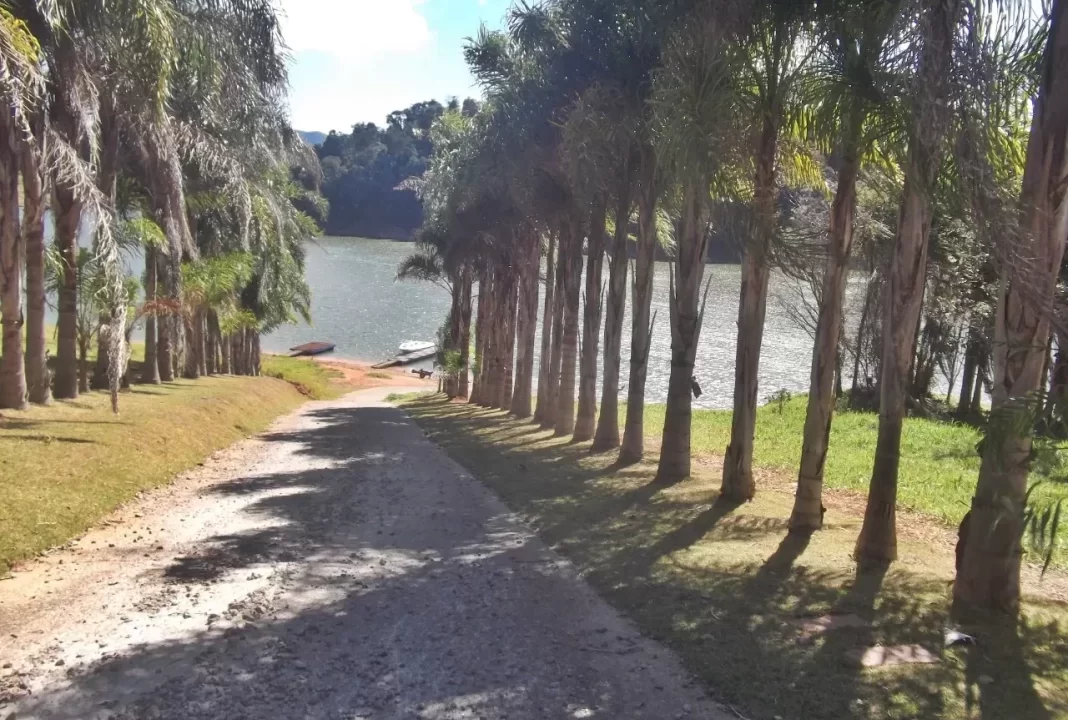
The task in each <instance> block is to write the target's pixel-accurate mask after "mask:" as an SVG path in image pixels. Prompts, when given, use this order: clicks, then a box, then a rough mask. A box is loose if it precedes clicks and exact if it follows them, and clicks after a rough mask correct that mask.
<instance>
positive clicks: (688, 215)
mask: <svg viewBox="0 0 1068 720" xmlns="http://www.w3.org/2000/svg"><path fill="white" fill-rule="evenodd" d="M707 187H708V182H707V180H706V181H704V182H697V183H688V184H687V186H686V188H685V197H684V199H683V217H682V224H681V228H680V232H679V238H678V247H677V248H676V258H677V259H676V261H675V265H674V267H675V271H674V272H673V273H672V282H671V285H672V287H671V296H670V298H669V300H668V301H669V303H670V307H671V375H670V377H669V379H668V397H667V407H666V408H665V409H664V434H663V439H662V442H661V446H660V465H659V467H658V468H657V472H656V479H657V482H660V483H663V484H671V483H675V482H678V481H680V480H683V479H685V478H687V477H689V476H690V431H691V424H692V418H693V395H692V387H693V386H692V381H693V377H694V363H695V362H696V359H697V344H698V342H699V341H700V338H701V319H702V315H703V313H704V308H703V307H701V308H699V307H698V304H699V302H700V299H701V280H702V278H703V276H704V270H705V250H706V245H707V242H708V208H707V202H706V201H705V200H704V199H703V197H702V196H704V195H706V194H707V190H706V188H707Z"/></svg>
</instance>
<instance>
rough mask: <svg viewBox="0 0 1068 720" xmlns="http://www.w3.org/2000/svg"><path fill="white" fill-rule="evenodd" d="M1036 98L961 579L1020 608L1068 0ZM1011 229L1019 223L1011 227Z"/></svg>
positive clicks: (1053, 21)
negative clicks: (1021, 545)
mask: <svg viewBox="0 0 1068 720" xmlns="http://www.w3.org/2000/svg"><path fill="white" fill-rule="evenodd" d="M1049 17H1050V24H1049V35H1048V39H1047V40H1046V47H1045V55H1044V57H1043V60H1042V66H1041V72H1040V74H1039V86H1038V94H1037V97H1036V99H1035V101H1034V108H1033V119H1032V124H1031V134H1030V138H1029V141H1028V145H1027V155H1026V160H1025V164H1024V174H1023V187H1022V189H1021V194H1020V201H1019V213H1018V215H1016V217H1015V218H1014V220H1016V221H1017V222H1018V226H1017V227H1016V228H1015V229H1014V231H1012V230H1010V231H1009V232H1007V237H1006V238H1004V239H1003V242H1004V246H1003V247H1001V248H1000V250H1001V252H1002V255H1003V257H1002V263H1001V273H1000V275H1001V283H1000V290H999V294H998V303H997V311H996V315H995V333H994V348H995V350H994V367H993V376H994V377H993V380H992V383H991V386H992V389H993V393H992V400H993V408H992V411H991V421H990V424H989V426H988V429H987V434H986V439H985V441H984V443H983V458H982V464H981V466H980V469H979V481H978V485H977V487H976V492H975V497H974V498H973V499H972V506H971V512H970V522H969V523H968V526H969V527H968V529H967V530H966V536H965V539H964V551H963V555H962V557H961V562H960V565H959V567H958V572H957V577H956V580H955V582H954V585H953V597H954V600H955V602H956V603H957V604H958V605H960V606H964V607H970V608H981V609H985V610H999V611H1003V612H1011V613H1015V612H1016V611H1018V609H1019V603H1020V563H1021V556H1022V554H1023V553H1022V551H1021V547H1020V540H1021V536H1022V534H1023V532H1024V529H1025V528H1024V514H1025V504H1026V502H1027V479H1028V471H1029V465H1030V459H1031V449H1032V442H1031V432H1032V428H1033V427H1034V420H1035V416H1036V415H1037V414H1038V413H1039V412H1040V409H1036V407H1035V398H1034V394H1035V392H1036V391H1037V390H1039V389H1040V388H1041V387H1042V386H1043V382H1044V378H1043V368H1044V366H1045V357H1046V354H1047V350H1046V342H1047V338H1048V337H1049V332H1050V325H1051V318H1052V315H1053V299H1054V295H1055V292H1056V288H1057V279H1058V274H1059V271H1060V268H1061V263H1062V261H1063V257H1064V248H1065V232H1064V229H1065V227H1066V226H1068V198H1066V195H1065V182H1066V179H1068V114H1066V112H1065V110H1066V107H1065V102H1066V100H1068V87H1066V83H1068V75H1066V74H1065V67H1066V63H1068V5H1066V4H1065V3H1064V2H1063V0H1055V2H1054V3H1053V5H1052V8H1051V12H1050V16H1049ZM1010 227H1011V226H1010Z"/></svg>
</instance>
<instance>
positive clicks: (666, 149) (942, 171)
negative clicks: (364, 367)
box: [398, 0, 1068, 612]
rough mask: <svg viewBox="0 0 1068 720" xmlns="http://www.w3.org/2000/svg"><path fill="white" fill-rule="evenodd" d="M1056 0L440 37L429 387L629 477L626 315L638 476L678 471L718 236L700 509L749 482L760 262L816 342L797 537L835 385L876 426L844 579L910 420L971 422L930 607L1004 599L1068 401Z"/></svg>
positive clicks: (814, 525) (584, 1)
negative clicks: (656, 438)
mask: <svg viewBox="0 0 1068 720" xmlns="http://www.w3.org/2000/svg"><path fill="white" fill-rule="evenodd" d="M1066 7H1068V5H1066V4H1065V2H1064V0H1053V2H1052V5H1051V7H1050V8H1049V13H1048V14H1047V15H1045V16H1040V15H1038V14H1037V13H1036V11H1035V8H1034V7H1033V4H1032V3H1028V2H1024V1H1023V0H1009V1H1008V2H1006V1H1004V0H814V1H813V2H808V3H797V2H788V1H787V0H675V1H673V2H666V3H665V2H652V1H651V0H544V1H543V2H540V3H536V4H527V3H519V4H517V5H516V6H515V7H514V8H513V10H512V11H511V12H510V14H509V18H508V26H507V29H506V30H505V31H500V32H491V31H488V30H486V29H485V28H483V29H481V30H480V31H479V32H478V34H477V36H476V37H474V38H473V39H472V40H471V41H470V42H469V44H468V46H467V48H466V59H467V61H468V63H469V65H470V67H471V69H472V72H473V73H474V74H475V76H476V78H477V79H478V80H479V82H480V83H481V85H482V86H483V88H484V90H485V94H486V101H485V104H484V105H483V106H482V107H481V108H480V109H479V111H478V112H477V113H476V114H474V115H471V114H465V113H462V112H455V111H453V112H445V113H443V114H442V115H441V117H440V118H438V119H437V120H436V121H435V122H434V124H433V125H432V127H431V128H430V130H429V139H430V142H431V145H432V147H433V155H432V157H431V158H430V161H429V166H428V169H427V172H426V174H425V177H424V178H423V180H422V181H421V182H420V183H419V192H420V196H421V198H422V201H423V205H424V209H425V213H426V218H425V220H424V223H423V226H422V227H421V229H420V230H419V234H418V238H419V241H420V249H419V251H418V252H417V253H416V254H414V255H413V256H412V257H410V258H408V259H407V260H406V261H405V262H404V263H403V264H402V266H401V267H400V269H399V271H398V276H399V277H402V278H410V279H423V280H439V281H443V282H445V283H446V285H447V287H448V288H449V289H450V292H451V293H452V306H451V310H450V313H449V316H448V320H447V321H446V324H445V326H444V328H443V331H442V335H443V340H444V351H443V354H442V362H443V364H444V365H445V368H446V371H447V373H448V378H449V379H448V381H447V383H446V389H447V390H448V392H449V394H450V395H453V396H463V397H469V398H470V401H471V402H472V403H477V404H481V405H485V406H488V407H494V408H502V409H506V410H509V411H510V412H511V414H513V415H514V416H516V417H519V418H528V417H533V419H534V420H535V421H536V422H539V423H540V424H541V425H542V426H543V427H545V428H552V429H555V432H556V434H558V435H561V436H571V437H573V438H574V440H575V441H592V450H593V451H597V452H609V451H612V452H618V455H619V460H620V462H622V463H633V462H636V461H638V460H640V459H641V458H642V456H643V453H644V448H643V444H644V437H645V427H644V401H645V380H646V374H647V370H648V359H649V346H650V339H651V335H652V327H653V324H654V323H660V324H663V323H667V324H668V325H669V326H670V329H671V373H670V381H669V387H668V397H667V407H666V416H665V417H666V419H665V424H664V427H663V432H662V441H661V442H662V444H661V449H660V456H659V465H658V470H657V481H658V482H661V483H666V484H670V483H675V482H678V481H680V480H682V479H684V478H686V477H688V476H689V475H690V470H691V457H690V455H691V453H690V432H691V414H692V394H693V392H694V390H695V388H694V374H695V357H696V351H697V346H698V341H699V338H700V334H701V325H702V320H703V316H704V305H705V301H706V298H707V294H708V287H709V286H708V283H709V282H710V281H711V279H708V280H706V278H705V261H704V260H705V257H706V252H707V250H708V246H709V244H710V243H729V242H732V241H733V242H736V243H737V244H738V246H739V248H740V252H741V255H742V271H741V272H742V285H741V297H740V302H739V311H738V328H737V332H738V338H737V355H736V361H735V367H734V373H735V390H734V404H733V409H734V412H733V425H732V432H731V439H730V444H729V445H728V447H727V448H726V453H725V461H724V467H723V477H722V490H721V494H722V499H723V500H724V501H730V502H744V501H747V500H749V499H752V498H753V496H754V494H755V492H756V491H757V487H756V482H755V479H754V474H753V442H754V428H755V422H756V410H757V403H758V397H759V388H758V384H757V377H758V368H759V364H760V355H761V345H762V340H763V336H764V319H765V311H766V305H767V300H768V283H769V277H770V273H771V272H772V270H773V269H779V270H781V271H783V272H785V273H786V274H787V275H789V276H790V277H791V278H794V280H795V282H796V283H797V285H798V287H799V293H798V303H797V306H796V314H797V316H798V318H799V321H801V322H804V323H806V324H807V325H808V326H809V327H810V328H811V331H812V334H813V339H814V343H813V356H812V366H811V381H810V388H809V393H808V399H807V403H808V408H807V419H806V423H805V426H804V434H803V438H799V439H798V441H799V442H800V443H801V444H802V456H801V462H800V467H799V468H798V481H797V492H796V499H795V504H794V509H793V513H792V516H791V518H790V527H791V531H792V532H796V533H808V532H812V531H814V530H818V529H819V528H820V527H821V526H822V522H823V504H822V488H823V468H824V462H825V460H826V455H827V443H828V438H829V434H830V429H831V425H832V422H833V415H834V412H835V409H836V407H837V403H838V402H839V401H842V402H848V403H849V404H850V405H852V406H853V407H860V408H867V409H877V410H878V412H879V423H878V442H877V450H876V456H875V462H874V465H873V467H872V475H871V483H870V490H869V495H868V503H867V509H866V513H865V517H864V522H863V527H862V530H861V533H860V537H859V538H858V540H857V543H856V548H855V558H856V560H857V561H858V571H859V572H867V571H869V570H871V569H878V568H883V567H885V566H886V565H887V564H888V563H890V562H892V561H893V560H894V559H895V558H896V557H897V534H896V491H897V477H898V464H899V458H900V454H901V439H902V426H903V420H904V419H905V417H906V415H907V414H908V413H909V412H910V411H911V412H914V413H930V414H940V415H942V416H947V417H955V418H956V419H959V420H962V421H968V422H975V423H977V424H981V426H982V427H984V428H985V440H984V441H983V443H982V445H981V448H980V451H981V455H982V461H981V469H980V471H979V476H978V482H977V485H976V489H975V496H974V499H973V501H972V507H971V509H970V512H968V514H967V515H966V517H965V519H964V521H963V522H962V528H961V537H962V543H961V547H960V548H959V553H960V554H959V567H958V572H957V577H956V581H955V584H954V599H955V603H956V605H957V607H959V608H984V609H996V610H1001V611H1007V612H1015V611H1017V610H1018V607H1019V600H1020V569H1021V561H1022V556H1023V550H1022V548H1023V544H1022V543H1023V541H1022V537H1023V535H1024V534H1025V532H1026V530H1027V529H1028V528H1032V529H1041V530H1043V531H1047V532H1048V531H1049V530H1051V528H1055V527H1056V519H1053V522H1050V520H1051V514H1052V512H1054V510H1053V509H1052V508H1049V509H1046V511H1045V512H1039V511H1036V509H1035V508H1034V507H1031V506H1029V505H1028V477H1029V465H1030V460H1031V458H1032V456H1033V453H1034V450H1035V447H1034V445H1033V443H1034V439H1035V436H1036V433H1041V434H1054V435H1055V434H1058V433H1059V432H1061V430H1059V429H1058V428H1059V427H1061V426H1062V425H1063V424H1062V423H1061V422H1060V421H1061V420H1062V416H1063V409H1064V402H1063V401H1064V400H1065V399H1066V398H1068V356H1066V354H1065V352H1064V350H1065V348H1068V344H1066V343H1065V341H1064V338H1065V337H1066V336H1065V333H1066V332H1068V324H1066V322H1065V321H1064V316H1065V315H1064V312H1063V309H1062V308H1063V302H1064V294H1063V292H1062V286H1061V283H1060V281H1061V277H1062V260H1063V254H1064V244H1065V241H1066V236H1068V204H1066V202H1065V192H1066V186H1068V182H1066V180H1068V156H1066V153H1065V150H1066V147H1065V145H1066V140H1068V75H1066V72H1065V68H1066V67H1068V18H1066V17H1065V15H1066V12H1068V11H1066ZM628 242H634V243H635V244H636V253H635V257H634V258H633V259H630V258H629V257H628V253H627V252H625V251H624V249H625V248H626V247H627V243H628ZM660 249H663V251H665V252H666V253H667V254H668V255H669V256H670V258H671V263H670V270H671V276H670V288H669V308H670V317H667V318H663V317H659V318H654V317H653V316H652V313H651V297H652V285H653V277H654V275H653V267H654V259H655V257H656V253H657V252H658V250H660ZM606 257H607V262H605V258H606ZM543 263H544V267H545V273H544V276H543V275H542V271H541V268H542V267H543ZM584 263H585V264H586V268H587V270H586V273H585V283H584V285H583V281H582V278H583V272H582V270H583V264H584ZM851 272H852V273H856V274H857V275H858V277H859V276H863V278H864V284H863V287H864V291H863V293H861V303H862V311H861V314H860V323H859V325H860V327H859V328H857V329H853V328H850V329H849V332H846V331H845V327H846V323H845V315H846V312H845V296H846V292H845V291H846V285H847V280H848V279H849V276H850V273H851ZM628 297H629V302H630V309H631V317H632V323H633V325H632V328H631V338H632V340H631V346H630V347H629V349H625V348H623V347H622V330H623V320H624V310H625V308H626V304H627V302H628ZM476 302H477V312H475V311H474V310H475V308H474V307H473V305H474V304H475V303H476ZM539 309H541V310H542V313H543V314H542V328H541V347H540V357H541V362H540V363H539V364H538V378H537V396H536V398H534V397H533V386H534V377H533V374H534V368H535V347H534V343H535V334H536V326H537V324H538V313H539ZM472 318H474V319H472ZM1053 347H1057V348H1058V353H1057V355H1056V358H1055V360H1051V349H1052V348H1053ZM625 351H627V352H629V355H627V356H624V354H623V353H624V352H625ZM624 357H627V358H628V359H629V362H628V363H627V364H624V363H623V359H624ZM599 362H600V363H603V380H602V383H601V386H600V388H598V387H597V376H598V363H599ZM847 363H848V364H847ZM850 367H851V369H852V373H851V374H852V387H851V390H850V391H849V392H848V395H847V393H845V392H844V388H843V377H848V375H849V374H850V373H849V368H850ZM939 373H942V374H944V375H946V376H948V377H950V379H951V381H953V380H955V379H956V378H960V395H959V401H957V402H956V403H953V398H948V399H947V400H946V401H945V402H937V401H936V398H934V397H933V396H932V387H933V383H934V379H935V377H936V375H937V374H939ZM1048 378H1052V384H1050V383H1049V382H1048V381H1047V379H1048ZM624 386H625V388H626V391H625V401H626V417H625V422H624V423H623V427H622V433H621V428H620V423H619V411H620V406H619V402H620V394H621V393H620V388H621V387H624ZM984 389H985V390H986V391H987V392H989V395H990V398H991V400H992V408H991V409H990V410H989V413H987V412H986V411H984V408H983V407H982V399H983V394H984V393H983V391H984ZM598 399H599V402H598ZM954 405H955V407H954ZM1042 534H1043V535H1044V533H1042Z"/></svg>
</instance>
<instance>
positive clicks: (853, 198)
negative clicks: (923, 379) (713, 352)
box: [790, 0, 899, 531]
mask: <svg viewBox="0 0 1068 720" xmlns="http://www.w3.org/2000/svg"><path fill="white" fill-rule="evenodd" d="M898 14H899V6H898V3H884V2H866V1H862V2H849V1H843V2H838V1H837V0H832V1H831V2H828V3H826V4H825V6H824V7H822V8H821V16H820V43H821V44H820V55H821V57H820V58H819V59H818V60H817V62H816V63H815V65H816V67H815V68H814V72H813V76H814V77H813V79H812V82H811V83H810V84H809V88H808V89H807V92H806V95H807V96H808V97H810V98H811V99H812V101H813V106H814V107H816V118H815V122H814V123H813V124H814V125H815V126H816V127H815V130H816V132H817V133H818V134H819V135H820V136H821V137H823V138H825V139H826V140H825V141H824V143H823V144H824V145H825V149H826V150H829V151H831V152H836V153H837V154H838V167H837V174H838V177H837V181H838V183H837V188H836V190H835V196H834V201H833V203H832V206H831V212H830V225H829V228H828V235H827V252H826V262H825V268H824V272H823V278H822V282H821V285H820V291H819V293H818V298H819V303H818V310H817V318H816V331H815V344H814V346H813V350H812V374H811V381H810V385H809V393H808V410H807V412H806V415H805V429H804V438H803V440H802V444H801V463H800V470H799V472H798V479H797V493H796V497H795V500H794V508H793V512H792V514H791V516H790V527H791V528H792V529H794V530H801V531H806V530H818V529H819V528H820V527H822V524H823V466H824V462H825V460H826V457H827V442H828V439H829V437H830V432H831V420H832V418H833V415H834V403H835V388H834V379H835V368H836V364H837V358H838V355H839V349H838V348H839V340H840V337H839V336H840V328H841V327H842V318H843V315H844V301H845V287H846V281H847V279H848V272H849V258H850V254H851V252H852V249H853V240H854V223H855V215H856V204H857V179H858V177H859V175H860V170H861V163H862V161H863V158H864V157H865V156H866V155H867V154H868V153H869V152H870V150H871V148H872V145H873V143H874V142H875V141H876V140H877V139H878V138H879V135H880V133H881V131H882V125H883V124H882V123H880V122H879V120H880V118H879V117H878V116H874V117H873V113H874V112H875V111H877V110H878V108H879V104H880V102H881V103H882V104H883V105H888V104H889V102H888V100H882V98H884V97H885V94H884V93H885V92H886V89H885V88H884V87H881V84H882V83H881V78H880V74H881V73H882V74H885V71H884V70H883V68H885V67H886V59H885V58H884V57H883V52H884V50H885V48H886V47H887V44H888V43H887V39H888V38H889V37H890V31H891V27H892V25H893V23H894V22H895V21H896V20H897V17H898ZM855 374H856V373H854V375H855Z"/></svg>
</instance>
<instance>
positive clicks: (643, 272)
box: [619, 147, 658, 463]
mask: <svg viewBox="0 0 1068 720" xmlns="http://www.w3.org/2000/svg"><path fill="white" fill-rule="evenodd" d="M655 178H656V153H655V152H654V151H653V149H652V148H651V147H646V148H644V149H643V150H642V169H641V176H640V177H639V178H638V188H637V190H638V258H637V260H636V261H635V264H634V281H633V283H632V286H631V293H632V299H631V336H630V383H629V385H628V387H627V423H626V425H625V426H624V428H623V443H622V445H621V447H620V449H619V461H620V462H621V463H636V462H638V461H640V460H641V459H642V456H643V455H644V454H645V377H646V373H647V372H648V369H649V348H650V346H651V345H652V340H653V327H652V319H651V314H652V302H653V270H654V268H655V261H656V246H657V233H656V204H657V195H658V192H657V188H656V186H655Z"/></svg>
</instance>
